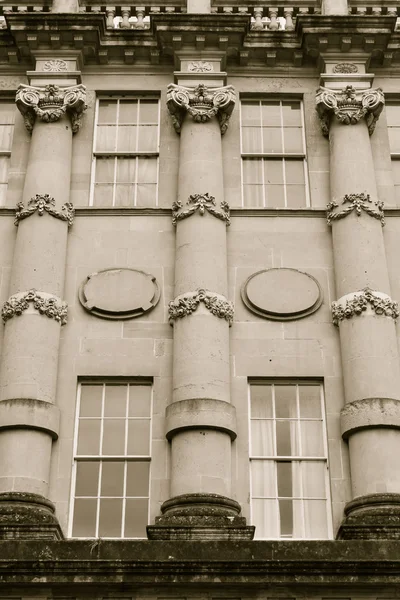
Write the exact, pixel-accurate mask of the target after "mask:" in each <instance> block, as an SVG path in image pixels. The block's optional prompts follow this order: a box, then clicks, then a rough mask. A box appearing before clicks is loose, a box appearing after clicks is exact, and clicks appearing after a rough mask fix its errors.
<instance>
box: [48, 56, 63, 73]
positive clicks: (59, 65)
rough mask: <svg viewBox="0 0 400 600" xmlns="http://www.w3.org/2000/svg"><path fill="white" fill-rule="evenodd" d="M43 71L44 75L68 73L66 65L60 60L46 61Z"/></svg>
mask: <svg viewBox="0 0 400 600" xmlns="http://www.w3.org/2000/svg"><path fill="white" fill-rule="evenodd" d="M43 71H46V73H61V72H62V71H68V64H67V62H66V61H65V60H61V59H60V58H55V59H53V60H46V62H45V63H44V65H43Z"/></svg>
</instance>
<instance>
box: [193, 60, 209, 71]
mask: <svg viewBox="0 0 400 600" xmlns="http://www.w3.org/2000/svg"><path fill="white" fill-rule="evenodd" d="M188 71H189V72H190V73H211V71H214V67H213V64H212V63H211V62H208V61H205V60H193V61H192V62H190V63H189V64H188Z"/></svg>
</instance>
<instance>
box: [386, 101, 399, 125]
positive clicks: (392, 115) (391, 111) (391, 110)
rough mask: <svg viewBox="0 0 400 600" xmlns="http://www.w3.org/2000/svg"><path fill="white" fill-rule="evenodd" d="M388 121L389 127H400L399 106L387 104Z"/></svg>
mask: <svg viewBox="0 0 400 600" xmlns="http://www.w3.org/2000/svg"><path fill="white" fill-rule="evenodd" d="M385 110H386V119H387V123H388V126H396V125H397V127H400V106H399V105H398V104H386V106H385Z"/></svg>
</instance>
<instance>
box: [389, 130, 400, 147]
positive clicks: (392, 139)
mask: <svg viewBox="0 0 400 600" xmlns="http://www.w3.org/2000/svg"><path fill="white" fill-rule="evenodd" d="M388 134H389V145H390V151H391V152H400V127H388Z"/></svg>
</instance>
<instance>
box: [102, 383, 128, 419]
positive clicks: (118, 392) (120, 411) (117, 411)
mask: <svg viewBox="0 0 400 600" xmlns="http://www.w3.org/2000/svg"><path fill="white" fill-rule="evenodd" d="M127 391H128V386H126V385H107V386H106V395H105V398H104V416H105V417H125V415H126V404H127Z"/></svg>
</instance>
